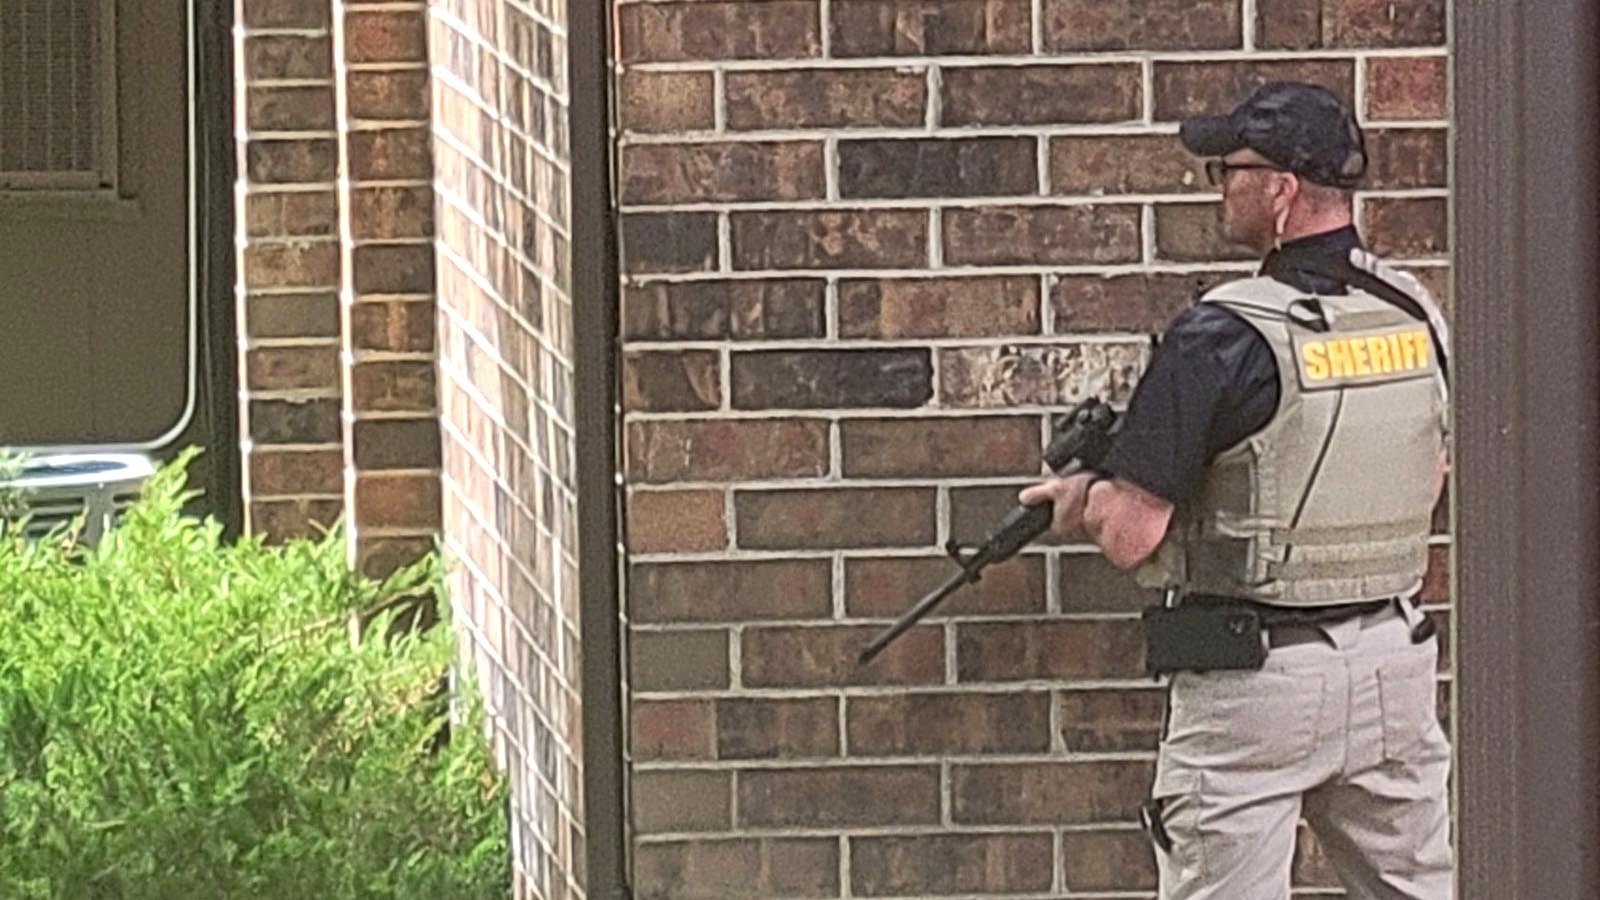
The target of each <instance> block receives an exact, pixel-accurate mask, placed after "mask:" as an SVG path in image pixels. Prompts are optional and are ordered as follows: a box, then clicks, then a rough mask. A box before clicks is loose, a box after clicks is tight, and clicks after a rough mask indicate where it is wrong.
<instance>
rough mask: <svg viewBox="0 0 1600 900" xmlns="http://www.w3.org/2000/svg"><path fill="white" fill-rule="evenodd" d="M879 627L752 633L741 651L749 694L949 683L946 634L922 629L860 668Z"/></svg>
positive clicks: (753, 630)
mask: <svg viewBox="0 0 1600 900" xmlns="http://www.w3.org/2000/svg"><path fill="white" fill-rule="evenodd" d="M880 630H881V629H880V628H879V627H878V626H794V627H774V628H756V627H751V628H746V629H745V630H744V642H743V644H742V645H741V647H740V659H741V662H742V663H743V672H742V675H743V679H744V681H743V683H744V686H745V687H747V688H821V687H847V686H859V685H902V686H903V685H935V684H943V683H944V632H943V630H942V629H939V628H934V627H929V626H923V625H919V626H916V627H914V628H912V629H911V630H909V631H907V632H905V633H904V634H902V635H901V636H900V637H898V638H896V639H895V642H894V643H893V644H891V645H890V646H889V647H888V648H887V649H885V650H884V651H883V652H882V653H881V654H880V655H879V656H878V657H877V658H875V659H873V660H872V662H870V663H867V664H866V665H861V664H859V663H857V662H856V658H857V655H858V654H859V653H860V652H861V648H863V647H865V646H866V645H867V644H868V642H870V641H871V640H872V639H873V638H874V637H876V636H877V635H878V632H879V631H880Z"/></svg>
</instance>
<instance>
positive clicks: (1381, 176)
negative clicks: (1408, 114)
mask: <svg viewBox="0 0 1600 900" xmlns="http://www.w3.org/2000/svg"><path fill="white" fill-rule="evenodd" d="M1367 155H1368V164H1367V178H1366V182H1365V184H1364V185H1363V187H1367V188H1372V189H1376V190H1397V189H1406V188H1436V187H1444V186H1446V184H1448V179H1449V163H1450V142H1449V132H1447V131H1446V130H1445V129H1443V128H1380V129H1373V130H1370V131H1368V132H1367Z"/></svg>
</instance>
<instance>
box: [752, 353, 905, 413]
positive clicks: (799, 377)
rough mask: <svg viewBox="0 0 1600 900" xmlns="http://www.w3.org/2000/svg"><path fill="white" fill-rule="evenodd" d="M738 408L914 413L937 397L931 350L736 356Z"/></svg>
mask: <svg viewBox="0 0 1600 900" xmlns="http://www.w3.org/2000/svg"><path fill="white" fill-rule="evenodd" d="M731 365H732V389H733V408H734V409H836V408H840V407H893V408H903V409H912V408H915V407H918V406H922V405H923V404H925V403H927V402H928V399H929V398H930V397H931V396H932V395H933V370H932V364H931V360H930V357H929V354H928V351H927V350H925V349H919V348H910V349H889V350H761V351H750V352H742V353H734V354H733V357H732V362H731Z"/></svg>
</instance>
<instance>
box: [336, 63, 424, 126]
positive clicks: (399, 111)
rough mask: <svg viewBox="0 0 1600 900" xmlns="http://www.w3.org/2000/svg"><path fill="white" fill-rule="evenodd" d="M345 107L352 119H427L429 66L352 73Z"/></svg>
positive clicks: (349, 77)
mask: <svg viewBox="0 0 1600 900" xmlns="http://www.w3.org/2000/svg"><path fill="white" fill-rule="evenodd" d="M346 84H347V90H348V99H347V100H346V106H345V108H346V110H347V111H348V112H349V114H350V117H351V118H353V119H426V118H428V107H429V100H428V90H429V81H428V71H427V70H426V69H415V70H410V69H407V70H399V71H380V72H365V71H362V72H351V73H349V75H348V76H347V77H346Z"/></svg>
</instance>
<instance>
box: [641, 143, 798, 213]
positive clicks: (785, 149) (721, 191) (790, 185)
mask: <svg viewBox="0 0 1600 900" xmlns="http://www.w3.org/2000/svg"><path fill="white" fill-rule="evenodd" d="M621 172H622V202H623V203H625V204H671V203H710V202H721V201H739V200H744V201H755V200H804V199H810V198H815V197H821V196H822V195H823V194H824V193H825V192H826V185H825V183H824V178H823V164H822V145H821V144H820V143H814V142H810V141H778V142H773V143H762V144H754V143H717V144H631V145H627V146H625V147H623V150H622V165H621Z"/></svg>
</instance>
